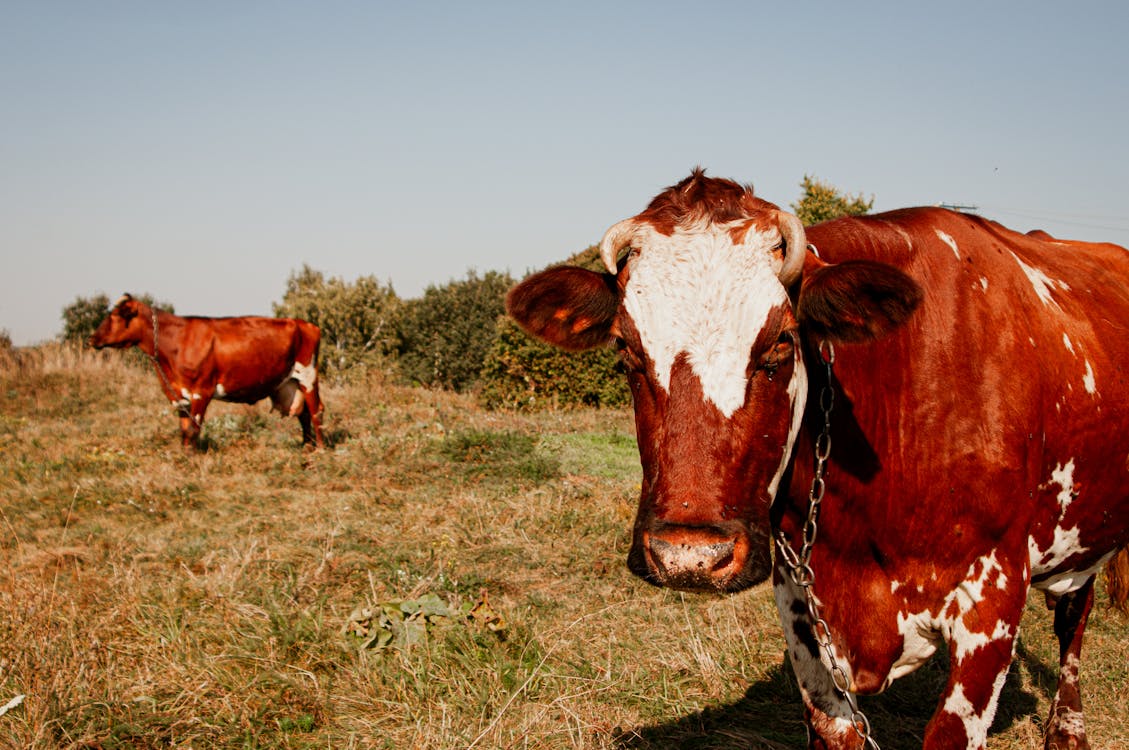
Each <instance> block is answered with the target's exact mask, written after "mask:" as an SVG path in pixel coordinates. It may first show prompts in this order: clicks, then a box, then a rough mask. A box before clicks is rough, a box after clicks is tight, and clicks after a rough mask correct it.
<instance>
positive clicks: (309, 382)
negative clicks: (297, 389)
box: [290, 362, 318, 391]
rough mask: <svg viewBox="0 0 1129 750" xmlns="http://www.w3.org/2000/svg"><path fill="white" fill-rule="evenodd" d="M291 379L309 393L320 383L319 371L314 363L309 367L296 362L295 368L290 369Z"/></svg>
mask: <svg viewBox="0 0 1129 750" xmlns="http://www.w3.org/2000/svg"><path fill="white" fill-rule="evenodd" d="M290 377H292V378H294V379H295V380H297V381H298V383H299V384H301V386H302V387H303V388H305V389H306V390H307V391H308V390H310V389H311V388H313V387H314V384H315V383H317V382H318V369H317V367H316V366H315V365H314V363H313V362H310V364H308V365H304V364H302V363H301V362H295V363H294V367H292V368H291V369H290Z"/></svg>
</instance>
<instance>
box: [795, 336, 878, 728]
mask: <svg viewBox="0 0 1129 750" xmlns="http://www.w3.org/2000/svg"><path fill="white" fill-rule="evenodd" d="M817 353H818V354H819V358H820V360H821V361H822V362H823V366H824V370H825V375H826V380H825V382H824V384H823V387H822V388H821V389H820V392H819V409H820V412H822V414H823V428H822V430H821V431H820V433H819V435H818V436H817V437H816V439H815V444H814V446H813V453H814V454H815V473H814V474H813V476H812V480H811V488H810V489H809V490H808V509H807V515H806V516H805V517H804V525H803V530H802V532H801V535H800V538H801V541H802V543H801V545H800V551H799V552H796V550H795V548H794V547H793V546H792V544H791V542H789V541H788V537H787V535H786V534H785V533H784V531H783V530H782V529H777V530H776V548H777V550H779V554H780V556H781V557H782V558H783V560H784V565H785V567H786V568H787V569H788V575H789V576H790V577H791V579H792V583H794V584H795V585H796V586H798V587H800V589H801V590H802V591H803V592H804V603H805V604H806V605H807V609H808V617H809V618H810V619H811V623H812V633H813V634H814V635H815V638H816V640H817V641H818V642H819V646H820V648H822V649H823V651H824V653H825V654H826V656H827V661H828V663H830V664H831V669H830V671H831V682H832V683H833V684H834V685H835V690H836V692H838V693H839V695H840V697H842V699H843V700H844V701H846V703H847V706H848V707H849V708H850V711H851V726H852V727H853V728H854V730H855V732H856V733H857V734H858V736H859V738H860V739H861V740H862V743H863V747H865V748H872V749H873V750H880V748H879V747H878V742H877V741H876V740H875V739H874V738H873V737H872V736H871V735H870V720H869V719H867V718H866V714H864V713H863V712H862V711H861V710H860V709H859V707H858V701H857V700H856V699H855V695H854V693H852V692H851V678H850V676H849V675H847V673H846V671H845V670H844V669H843V667H842V666H840V665H839V661H838V660H837V659H836V658H835V646H834V645H833V643H832V640H831V626H830V625H828V624H827V621H826V620H824V619H823V616H822V615H820V613H819V601H818V600H817V599H816V597H815V593H814V592H813V591H812V586H813V585H814V584H815V571H814V570H812V567H811V553H812V549H813V548H814V547H815V539H816V532H817V531H818V529H819V525H818V522H819V507H820V504H821V503H822V502H823V493H824V491H825V490H826V489H827V484H826V482H825V481H824V478H823V477H824V474H825V473H826V472H827V460H828V458H830V456H831V412H832V411H834V409H835V387H834V381H833V380H832V378H831V375H832V371H831V370H832V366H833V365H834V364H835V347H834V346H832V344H831V342H830V341H827V340H826V339H824V340H822V341H820V342H819V346H818V348H817Z"/></svg>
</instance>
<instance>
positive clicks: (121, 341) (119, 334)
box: [90, 294, 148, 349]
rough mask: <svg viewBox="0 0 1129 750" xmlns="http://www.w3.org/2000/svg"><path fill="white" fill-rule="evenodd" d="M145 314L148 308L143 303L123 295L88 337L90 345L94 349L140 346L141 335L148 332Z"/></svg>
mask: <svg viewBox="0 0 1129 750" xmlns="http://www.w3.org/2000/svg"><path fill="white" fill-rule="evenodd" d="M143 308H144V309H143ZM147 314H148V308H147V306H146V305H145V304H144V303H143V302H139V301H138V300H135V299H134V298H133V297H132V296H131V295H129V294H123V295H122V296H121V298H120V299H119V300H118V301H117V302H115V303H114V306H113V307H112V308H111V309H110V314H109V315H107V316H106V317H105V318H104V319H103V320H102V322H101V323H99V324H98V328H97V329H95V331H94V333H93V334H92V335H91V336H90V345H91V346H93V347H94V348H95V349H101V348H103V347H106V346H109V347H113V348H114V349H124V348H125V347H128V346H136V345H138V344H140V343H141V337H142V335H143V334H144V332H145V331H146V330H148V329H147V321H146V319H145V316H146V315H147Z"/></svg>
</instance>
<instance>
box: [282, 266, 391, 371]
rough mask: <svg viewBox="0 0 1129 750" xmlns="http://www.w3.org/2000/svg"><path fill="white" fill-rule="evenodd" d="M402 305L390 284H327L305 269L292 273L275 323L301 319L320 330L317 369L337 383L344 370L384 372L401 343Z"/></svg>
mask: <svg viewBox="0 0 1129 750" xmlns="http://www.w3.org/2000/svg"><path fill="white" fill-rule="evenodd" d="M401 306H402V303H401V301H400V299H399V297H397V296H396V292H395V291H393V289H392V285H391V284H383V285H382V284H381V283H380V282H378V281H377V280H376V278H374V277H373V276H362V277H361V278H359V279H357V280H356V281H354V282H352V283H350V282H346V281H344V280H343V279H340V278H337V277H332V278H329V279H326V278H325V275H324V274H323V273H322V272H321V271H316V270H314V269H312V268H310V267H309V266H306V265H304V266H302V270H301V271H298V272H295V273H292V274H291V275H290V278H289V279H288V280H287V282H286V293H285V294H284V295H283V297H282V302H281V303H279V304H276V305H274V306H273V308H274V314H275V315H276V316H278V317H285V318H300V319H302V320H307V321H309V322H311V323H313V324H314V325H316V326H318V327H319V328H320V329H321V352H320V353H321V361H322V362H321V367H322V370H323V372H324V373H326V374H327V375H334V376H338V377H340V376H341V375H342V373H343V372H344V371H346V370H349V369H352V368H358V369H360V370H362V371H363V370H366V369H371V368H382V367H384V366H385V365H386V363H387V360H388V357H389V356H391V355H392V354H394V353H395V350H396V347H397V345H398V343H399V336H398V334H397V321H398V317H399V314H400V309H401Z"/></svg>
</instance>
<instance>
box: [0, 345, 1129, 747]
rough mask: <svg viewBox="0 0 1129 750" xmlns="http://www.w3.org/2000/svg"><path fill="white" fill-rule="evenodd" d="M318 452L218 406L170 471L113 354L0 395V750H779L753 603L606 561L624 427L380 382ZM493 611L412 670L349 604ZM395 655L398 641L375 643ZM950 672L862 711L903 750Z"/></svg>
mask: <svg viewBox="0 0 1129 750" xmlns="http://www.w3.org/2000/svg"><path fill="white" fill-rule="evenodd" d="M324 397H325V400H326V403H327V409H328V414H327V425H328V429H329V435H330V438H331V440H332V442H333V444H334V448H333V449H332V450H329V451H325V452H322V453H318V454H315V455H308V454H304V453H302V452H301V450H300V436H299V430H298V426H297V424H296V423H295V422H294V421H293V420H287V421H283V420H280V419H278V418H276V417H274V416H273V415H267V413H266V406H265V405H260V407H259V408H250V407H238V406H232V405H224V404H214V405H213V408H212V409H211V410H210V412H209V419H208V422H207V423H206V425H205V438H206V444H207V446H208V450H206V451H204V452H202V453H199V454H194V455H186V454H184V453H182V452H181V450H180V448H179V434H178V432H177V428H176V424H175V419H174V418H173V416H172V415H171V413H170V412H169V411H168V409H167V407H166V406H165V405H164V404H163V403H162V399H161V398H160V396H159V389H158V386H157V383H156V378H155V377H154V376H153V375H152V373H150V372H148V371H147V370H145V369H144V368H142V367H136V366H130V365H128V364H125V363H123V360H122V357H121V356H120V353H108V354H107V355H101V354H93V353H90V352H79V351H77V350H73V349H67V348H65V347H59V348H52V349H46V350H42V351H40V352H39V353H38V354H36V355H35V357H34V359H32V358H28V359H25V360H24V363H23V365H22V366H20V367H15V366H9V367H7V368H6V369H4V370H2V371H0V399H2V400H0V493H2V494H0V705H3V704H4V703H6V702H7V701H8V700H9V699H10V698H13V697H15V696H17V695H23V696H26V697H25V700H24V701H23V703H22V705H20V706H18V707H16V708H14V709H12V710H10V711H9V712H8V713H6V714H4V715H3V716H0V747H4V748H8V747H10V748H40V749H47V748H52V749H53V748H158V747H160V748H268V747H269V748H274V747H280V748H408V747H411V748H579V749H585V748H641V749H643V750H649V749H652V748H670V747H692V748H719V749H720V748H738V747H741V748H748V747H754V748H782V747H788V748H795V747H801V746H802V743H803V730H802V727H801V724H800V708H799V698H798V694H797V691H796V688H795V687H794V686H793V684H792V682H791V679H790V675H789V674H788V673H787V667H786V666H785V665H784V663H783V659H782V654H783V651H784V647H783V642H782V639H781V637H780V634H779V632H778V630H779V628H778V624H777V619H776V614H775V611H774V607H773V605H772V601H771V593H770V592H769V591H768V590H767V589H766V588H764V587H762V588H759V589H757V590H755V591H752V592H748V593H745V594H742V595H739V596H734V597H729V598H724V599H721V598H707V597H691V596H683V595H680V594H677V593H672V592H668V591H660V590H656V589H653V588H650V587H648V586H646V585H645V584H642V583H640V582H638V581H636V580H635V579H633V578H632V577H631V576H630V575H629V574H628V573H627V572H626V570H625V569H624V565H623V560H624V557H625V554H626V548H627V544H628V533H629V528H630V523H631V520H632V516H633V513H634V502H635V500H634V498H635V493H636V492H637V484H638V469H637V464H636V462H635V459H634V444H633V441H632V439H631V434H632V427H631V417H630V414H628V413H626V412H606V411H605V412H591V411H578V412H566V413H547V414H540V415H515V414H509V413H489V412H484V411H482V410H480V409H478V408H477V407H476V406H475V405H474V403H473V401H472V400H470V399H467V398H464V397H460V396H455V395H451V394H447V393H436V392H430V391H421V390H415V389H408V388H402V387H398V386H395V385H392V384H390V383H388V382H384V381H383V380H382V379H380V378H379V377H374V378H372V379H371V380H370V381H369V382H367V383H365V384H363V385H352V386H337V387H329V388H326V389H325V392H324ZM483 592H485V597H486V602H487V603H488V606H489V607H490V608H492V610H493V611H494V612H495V613H496V614H498V615H500V616H501V617H502V618H503V620H504V627H503V628H502V629H501V630H500V631H497V632H496V631H494V630H491V629H490V628H488V627H485V626H484V625H483V624H482V622H481V620H480V619H466V618H464V617H462V616H461V615H458V614H457V613H455V614H452V615H451V616H443V617H436V618H434V620H433V621H432V623H431V624H430V625H429V626H428V628H427V636H426V638H425V639H424V640H422V641H421V642H419V643H417V644H415V645H412V646H410V647H407V646H405V647H392V648H388V649H385V650H376V649H364V648H361V646H360V644H361V639H360V638H359V637H357V636H356V635H354V634H353V633H352V632H347V630H348V628H349V626H350V617H351V615H352V614H353V613H354V612H355V611H356V610H357V609H358V608H363V607H369V608H373V607H377V606H378V605H380V604H381V603H388V602H399V601H403V600H409V601H416V600H420V599H421V598H422V597H425V596H427V595H435V596H437V597H438V598H439V600H441V601H442V602H444V603H446V604H448V605H451V606H452V607H453V608H455V609H457V608H459V607H460V606H466V607H469V606H471V605H473V604H475V603H478V602H480V601H482V599H483ZM1025 627H1026V630H1025V633H1026V635H1025V637H1024V640H1023V641H1022V643H1021V646H1020V649H1019V655H1018V657H1017V660H1016V665H1015V667H1013V670H1012V674H1011V676H1010V677H1009V680H1008V683H1007V686H1006V687H1005V692H1004V697H1003V700H1002V705H1001V711H1000V716H999V718H998V719H997V722H996V726H995V729H994V734H993V737H992V746H993V747H994V748H997V749H1008V750H1015V749H1018V748H1024V749H1027V748H1036V747H1039V746H1040V738H1039V726H1040V723H1041V722H1042V721H1043V716H1044V714H1045V712H1046V710H1047V701H1048V694H1049V693H1050V692H1051V691H1053V689H1054V671H1055V664H1056V661H1057V656H1056V650H1055V648H1056V647H1055V644H1054V643H1053V639H1052V638H1051V636H1050V625H1049V617H1048V615H1047V614H1046V613H1045V612H1044V611H1043V607H1042V604H1041V602H1039V601H1033V602H1032V605H1031V607H1030V608H1029V613H1028V616H1027V620H1026V621H1025ZM1125 633H1126V624H1125V620H1124V619H1122V618H1119V617H1118V616H1115V615H1113V614H1112V613H1108V612H1106V611H1104V610H1103V611H1098V612H1096V613H1095V616H1094V618H1093V620H1092V625H1091V630H1090V631H1089V633H1088V635H1087V647H1086V660H1085V663H1084V672H1083V677H1084V681H1085V684H1084V688H1085V693H1086V699H1087V709H1088V716H1089V720H1090V724H1089V729H1090V735H1091V738H1092V740H1093V741H1094V743H1095V747H1102V748H1121V749H1122V750H1124V749H1126V748H1129V729H1127V728H1126V726H1125V725H1124V720H1123V719H1124V717H1125V716H1126V715H1129V705H1127V699H1126V697H1125V696H1126V690H1125V688H1126V687H1127V686H1129V674H1127V672H1129V652H1127V646H1126V639H1125ZM396 643H399V642H396ZM943 680H944V668H943V665H942V664H941V663H940V662H934V663H931V664H930V665H927V666H926V667H925V668H923V669H922V670H920V671H919V672H918V673H917V674H915V675H913V676H911V677H909V678H906V679H904V680H902V681H900V682H899V683H898V684H897V685H895V687H894V688H893V689H892V690H891V691H890V692H889V693H888V694H887V695H885V696H882V697H879V698H876V699H871V700H868V701H866V702H864V708H865V709H866V710H867V712H868V714H870V715H871V717H872V721H873V723H874V725H875V729H876V732H877V735H878V737H879V739H880V740H882V743H883V747H885V748H887V750H889V749H890V748H899V747H912V746H914V744H915V742H916V743H917V744H919V742H920V740H919V739H918V738H920V735H921V731H922V729H923V727H924V724H925V722H926V721H927V719H928V715H929V714H930V713H931V711H932V707H933V705H934V702H935V700H936V696H937V691H938V690H939V685H940V683H941V682H942V681H943Z"/></svg>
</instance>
